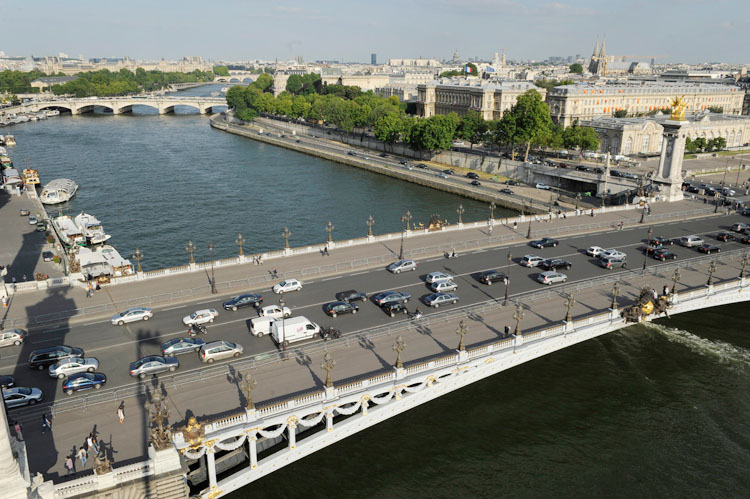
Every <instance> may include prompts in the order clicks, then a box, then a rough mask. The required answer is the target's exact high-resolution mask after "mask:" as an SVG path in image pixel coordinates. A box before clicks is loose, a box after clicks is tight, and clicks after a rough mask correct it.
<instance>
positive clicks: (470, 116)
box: [457, 109, 487, 148]
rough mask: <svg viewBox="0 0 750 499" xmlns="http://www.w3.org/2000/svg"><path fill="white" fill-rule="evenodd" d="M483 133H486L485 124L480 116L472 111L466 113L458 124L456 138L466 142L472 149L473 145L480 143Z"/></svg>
mask: <svg viewBox="0 0 750 499" xmlns="http://www.w3.org/2000/svg"><path fill="white" fill-rule="evenodd" d="M485 133H487V122H486V121H484V118H483V117H482V115H481V114H480V113H479V112H477V111H474V110H473V109H469V110H468V111H466V114H465V115H464V117H463V118H461V121H460V122H459V125H458V130H457V136H458V137H460V138H462V139H464V140H468V141H469V144H470V148H473V147H474V144H478V143H480V142H481V141H482V138H483V137H484V134H485Z"/></svg>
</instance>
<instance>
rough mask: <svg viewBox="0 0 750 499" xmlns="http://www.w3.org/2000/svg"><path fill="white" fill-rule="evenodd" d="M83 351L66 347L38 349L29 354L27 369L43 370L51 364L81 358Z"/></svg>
mask: <svg viewBox="0 0 750 499" xmlns="http://www.w3.org/2000/svg"><path fill="white" fill-rule="evenodd" d="M83 356H84V355H83V350H82V349H80V348H76V347H69V346H67V345H59V346H54V347H47V348H40V349H38V350H34V351H33V352H31V354H29V367H30V368H32V369H38V370H40V371H41V370H43V369H46V368H47V367H49V366H51V365H52V364H54V363H56V362H59V361H61V360H63V359H68V358H70V357H83Z"/></svg>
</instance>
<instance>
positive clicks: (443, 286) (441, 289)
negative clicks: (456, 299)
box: [430, 281, 458, 293]
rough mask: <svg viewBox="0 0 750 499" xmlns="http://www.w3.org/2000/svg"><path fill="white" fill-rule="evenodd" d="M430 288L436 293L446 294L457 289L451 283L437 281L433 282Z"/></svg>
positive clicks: (455, 285) (454, 284)
mask: <svg viewBox="0 0 750 499" xmlns="http://www.w3.org/2000/svg"><path fill="white" fill-rule="evenodd" d="M430 288H431V289H432V290H433V291H435V292H438V293H447V292H449V291H453V290H455V289H458V284H456V283H455V282H453V281H437V282H433V283H432V284H431V285H430Z"/></svg>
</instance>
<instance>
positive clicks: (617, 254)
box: [599, 248, 628, 260]
mask: <svg viewBox="0 0 750 499" xmlns="http://www.w3.org/2000/svg"><path fill="white" fill-rule="evenodd" d="M627 256H628V255H626V254H625V253H623V252H622V251H617V250H616V249H614V248H611V249H608V250H605V251H602V252H601V253H599V258H601V259H604V258H614V259H615V260H623V259H625V258H627Z"/></svg>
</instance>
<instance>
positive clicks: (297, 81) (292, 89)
mask: <svg viewBox="0 0 750 499" xmlns="http://www.w3.org/2000/svg"><path fill="white" fill-rule="evenodd" d="M303 86H304V83H303V82H302V77H301V76H300V75H290V76H289V79H288V80H287V81H286V91H287V92H289V93H291V94H292V95H297V94H298V93H299V91H300V90H302V87H303Z"/></svg>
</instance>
